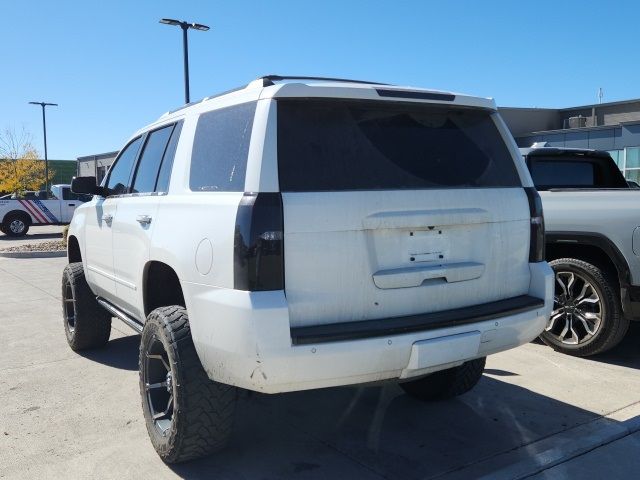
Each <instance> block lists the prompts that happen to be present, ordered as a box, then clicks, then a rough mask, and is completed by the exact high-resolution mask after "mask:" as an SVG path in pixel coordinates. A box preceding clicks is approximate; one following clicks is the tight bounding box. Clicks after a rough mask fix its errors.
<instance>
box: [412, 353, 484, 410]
mask: <svg viewBox="0 0 640 480" xmlns="http://www.w3.org/2000/svg"><path fill="white" fill-rule="evenodd" d="M486 360H487V357H482V358H477V359H475V360H470V361H468V362H465V363H463V364H462V365H460V366H459V367H453V368H449V369H447V370H442V371H440V372H436V373H432V374H431V375H428V376H426V377H422V378H419V379H417V380H410V381H408V382H402V383H401V384H400V387H401V388H402V389H403V390H404V391H405V392H406V393H407V394H408V395H410V396H412V397H414V398H417V399H419V400H423V401H431V400H446V399H449V398H453V397H457V396H458V395H462V394H463V393H467V392H468V391H469V390H471V389H472V388H473V387H475V386H476V384H477V383H478V382H479V381H480V379H481V378H482V372H483V370H484V366H485V363H486Z"/></svg>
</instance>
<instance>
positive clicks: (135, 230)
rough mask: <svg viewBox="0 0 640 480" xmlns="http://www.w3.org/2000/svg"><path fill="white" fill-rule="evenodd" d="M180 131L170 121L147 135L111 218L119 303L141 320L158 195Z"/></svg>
mask: <svg viewBox="0 0 640 480" xmlns="http://www.w3.org/2000/svg"><path fill="white" fill-rule="evenodd" d="M179 132H180V128H179V125H178V126H176V125H175V124H170V125H165V126H163V127H160V128H158V129H156V130H153V131H151V132H149V133H148V134H147V135H146V139H145V142H144V146H143V149H142V152H141V154H140V159H139V160H138V164H137V166H136V168H135V172H134V175H133V180H132V183H131V189H130V192H129V194H127V195H124V196H123V197H121V198H120V199H118V211H117V212H116V214H115V217H114V219H113V225H112V231H113V268H114V276H115V280H116V294H117V297H118V306H119V307H120V308H123V309H124V310H126V311H127V312H129V313H130V314H132V315H134V316H135V317H137V318H139V319H141V320H143V319H144V311H143V310H142V308H141V307H142V288H143V285H142V278H143V272H144V269H145V265H146V263H147V262H148V261H149V245H150V241H151V236H152V234H153V229H154V226H155V222H154V219H155V218H156V213H157V211H158V198H159V195H162V194H164V193H166V192H167V189H168V178H169V175H168V174H167V172H170V171H171V164H172V162H173V156H174V154H175V147H176V144H177V141H178V136H179ZM161 172H162V175H160V173H161ZM159 177H160V178H159Z"/></svg>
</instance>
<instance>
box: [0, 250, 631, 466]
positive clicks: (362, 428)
mask: <svg viewBox="0 0 640 480" xmlns="http://www.w3.org/2000/svg"><path fill="white" fill-rule="evenodd" d="M65 263H66V259H64V258H46V259H9V258H0V478H3V479H5V478H7V479H8V478H11V479H14V478H114V479H115V478H118V479H122V478H154V479H163V478H222V479H257V478H260V479H278V478H284V479H288V478H296V479H298V478H301V479H307V478H318V479H320V478H363V479H376V478H388V479H418V478H420V479H428V478H437V479H457V478H465V479H466V478H482V477H484V478H491V479H500V478H510V479H511V478H536V479H548V478H603V477H606V478H608V479H613V478H640V455H638V454H639V453H640V433H638V432H640V375H639V374H638V369H640V324H634V325H632V329H631V331H630V333H629V334H628V336H627V338H626V339H625V341H624V342H623V343H622V344H621V345H620V346H619V347H618V348H616V349H615V350H614V351H612V352H610V353H607V354H605V355H601V356H598V357H595V358H592V359H579V358H572V357H568V356H565V355H561V354H558V353H555V352H553V351H552V350H551V349H549V348H548V347H546V346H544V345H541V344H537V343H531V344H528V345H525V346H523V347H520V348H517V349H515V350H511V351H508V352H504V353H501V354H498V355H494V356H491V357H489V359H488V362H487V369H486V371H485V374H484V376H483V378H482V380H481V381H480V383H479V385H478V386H477V387H476V388H475V389H474V390H473V391H472V392H470V393H468V394H466V395H464V396H462V397H459V398H458V399H455V400H453V401H448V402H437V403H430V404H426V403H421V402H418V401H416V400H414V399H412V398H410V397H408V396H406V395H404V394H403V393H402V391H401V390H400V389H399V388H398V387H397V386H395V385H391V384H388V385H384V386H367V387H349V388H346V387H345V388H332V389H324V390H317V391H306V392H297V393H290V394H282V395H273V396H268V395H261V394H251V395H245V396H242V398H241V400H240V402H239V406H238V410H237V412H238V418H237V424H236V429H235V434H234V436H233V439H232V442H231V444H230V445H229V447H228V448H227V449H226V450H225V451H223V452H221V453H219V454H217V455H214V456H212V457H209V458H206V459H203V460H198V461H195V462H191V463H187V464H183V465H178V466H172V467H169V466H166V465H165V464H163V463H162V462H161V461H160V459H159V458H158V457H157V456H156V454H155V452H154V451H153V448H152V447H151V444H150V442H149V440H148V439H147V433H146V429H145V426H144V422H143V417H142V411H141V406H140V399H139V391H138V374H137V349H138V342H139V337H138V336H137V335H133V334H131V333H130V331H129V330H128V327H125V326H124V325H122V324H121V323H119V322H118V321H117V320H114V324H113V325H114V328H113V331H112V337H111V341H110V342H109V345H108V346H107V347H106V348H103V349H100V350H95V351H90V352H86V353H82V354H77V353H74V352H73V351H71V350H70V349H69V347H68V346H67V344H66V341H65V335H64V331H63V327H62V318H61V307H60V276H61V272H62V269H63V268H64V265H65Z"/></svg>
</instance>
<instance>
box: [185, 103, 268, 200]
mask: <svg viewBox="0 0 640 480" xmlns="http://www.w3.org/2000/svg"><path fill="white" fill-rule="evenodd" d="M255 111H256V102H250V103H244V104H241V105H235V106H233V107H227V108H221V109H219V110H213V111H211V112H207V113H203V114H202V115H201V116H200V118H199V119H198V126H197V127H196V134H195V138H194V140H193V151H192V154H191V172H190V176H189V187H190V188H191V190H193V191H199V192H225V191H226V192H242V191H244V179H245V173H246V170H247V157H248V154H249V141H250V140H251V129H252V127H253V117H254V115H255Z"/></svg>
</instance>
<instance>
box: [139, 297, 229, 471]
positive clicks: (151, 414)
mask: <svg viewBox="0 0 640 480" xmlns="http://www.w3.org/2000/svg"><path fill="white" fill-rule="evenodd" d="M139 366H140V395H141V397H142V411H143V413H144V418H145V423H146V425H147V431H148V432H149V437H150V439H151V443H152V444H153V447H154V448H155V449H156V452H157V453H158V455H159V456H160V458H162V460H163V461H165V462H166V463H179V462H184V461H186V460H191V459H194V458H198V457H203V456H206V455H209V454H210V453H213V452H215V451H217V450H220V449H221V448H222V447H224V446H225V444H226V443H227V441H228V440H229V437H230V436H231V431H232V425H233V416H234V411H235V403H236V397H237V395H236V389H235V387H232V386H230V385H225V384H222V383H217V382H214V381H212V380H210V379H209V377H208V376H207V373H206V372H205V371H204V368H202V364H201V363H200V359H199V358H198V355H197V353H196V349H195V347H194V345H193V340H192V339H191V330H190V327H189V318H188V316H187V311H186V310H185V309H184V308H183V307H180V306H170V307H160V308H156V309H155V310H154V311H152V312H151V313H150V314H149V316H148V317H147V321H146V323H145V325H144V329H143V331H142V339H141V341H140V356H139Z"/></svg>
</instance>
